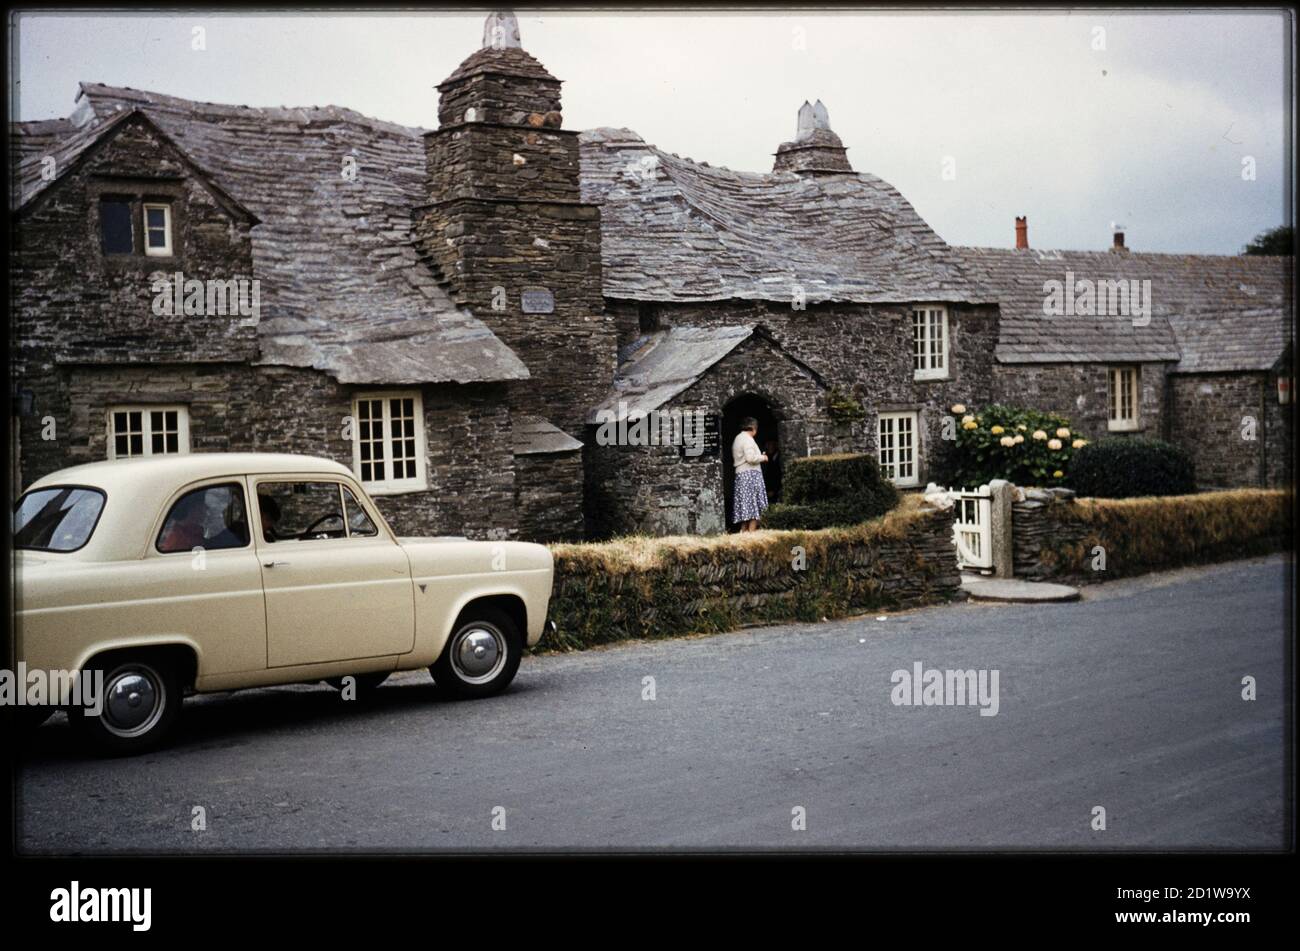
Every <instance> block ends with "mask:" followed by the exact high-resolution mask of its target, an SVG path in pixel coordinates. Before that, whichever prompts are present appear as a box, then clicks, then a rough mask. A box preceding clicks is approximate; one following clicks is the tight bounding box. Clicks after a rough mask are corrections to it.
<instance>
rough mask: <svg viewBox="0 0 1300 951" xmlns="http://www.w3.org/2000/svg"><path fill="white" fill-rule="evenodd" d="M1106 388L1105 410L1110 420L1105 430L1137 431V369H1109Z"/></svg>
mask: <svg viewBox="0 0 1300 951" xmlns="http://www.w3.org/2000/svg"><path fill="white" fill-rule="evenodd" d="M1109 377H1110V383H1109V386H1108V387H1107V399H1106V402H1107V408H1108V409H1109V411H1110V418H1109V420H1108V421H1107V424H1106V428H1107V429H1111V430H1131V429H1137V428H1138V426H1139V423H1138V368H1137V367H1111V368H1110V371H1109Z"/></svg>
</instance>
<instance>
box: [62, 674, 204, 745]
mask: <svg viewBox="0 0 1300 951" xmlns="http://www.w3.org/2000/svg"><path fill="white" fill-rule="evenodd" d="M92 669H93V670H96V671H100V672H102V673H103V676H104V680H103V685H104V687H103V696H102V697H101V698H97V699H99V700H100V701H101V703H100V710H99V713H98V714H95V713H89V712H87V710H86V709H83V708H73V709H71V710H69V711H68V723H69V725H70V726H71V727H72V729H73V730H75V731H76V732H77V733H78V734H79V736H80V738H81V740H82V742H84V743H86V744H87V745H88V746H90V747H91V749H93V750H94V751H95V752H97V753H100V754H102V755H104V756H131V755H134V754H137V753H145V752H148V751H149V750H153V749H157V748H158V747H159V746H160V745H162V743H163V742H164V741H165V740H166V739H167V737H168V735H169V734H170V733H171V732H172V730H173V729H174V728H175V726H176V721H177V719H178V718H179V717H180V712H181V681H180V675H179V673H178V672H177V669H176V667H175V665H174V664H171V663H168V662H167V661H166V660H164V659H162V658H158V657H153V656H150V655H143V654H142V655H135V656H127V657H118V658H114V659H112V660H109V661H106V662H103V663H96V664H94V665H93V666H92Z"/></svg>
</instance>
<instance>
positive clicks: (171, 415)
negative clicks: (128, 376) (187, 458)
mask: <svg viewBox="0 0 1300 951" xmlns="http://www.w3.org/2000/svg"><path fill="white" fill-rule="evenodd" d="M189 451H190V417H189V412H188V410H187V409H186V407H184V406H114V407H112V408H111V409H110V410H109V411H108V458H110V459H130V458H132V457H134V456H163V455H175V454H177V453H185V452H189Z"/></svg>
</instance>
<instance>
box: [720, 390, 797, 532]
mask: <svg viewBox="0 0 1300 951" xmlns="http://www.w3.org/2000/svg"><path fill="white" fill-rule="evenodd" d="M746 416H752V417H754V418H755V419H756V420H758V437H757V438H758V447H759V448H760V449H762V450H763V451H764V452H766V453H767V454H768V456H769V458H771V457H772V455H773V451H774V450H775V452H776V455H775V458H772V461H771V462H766V463H764V464H763V482H764V484H765V486H766V487H767V500H768V502H770V503H772V504H775V503H776V502H778V501H780V498H781V467H782V466H783V465H784V464H785V453H784V452H782V451H781V449H782V446H781V436H782V432H781V420H780V416H779V415H778V413H777V411H776V410H775V409H774V408H773V407H772V405H771V404H770V403H769V402H768V401H767V400H765V399H763V397H761V396H758V395H757V394H755V393H743V394H741V395H740V396H737V397H736V398H735V399H733V400H732V401H731V402H729V403H728V404H727V405H726V406H724V407H723V408H722V433H721V435H722V447H721V448H722V490H723V497H724V498H725V500H726V501H725V503H724V504H725V505H726V507H727V508H726V523H727V531H729V532H734V531H736V529H737V526H736V525H733V524H732V523H731V512H732V508H731V504H732V493H733V489H734V485H735V481H736V474H735V466H734V465H733V464H732V461H731V443H732V440H734V439H735V438H736V434H737V433H739V432H740V421H741V420H742V419H744V418H745V417H746Z"/></svg>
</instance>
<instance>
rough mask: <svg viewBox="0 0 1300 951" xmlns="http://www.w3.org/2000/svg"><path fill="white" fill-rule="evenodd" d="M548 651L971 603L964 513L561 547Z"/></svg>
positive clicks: (902, 514) (922, 507)
mask: <svg viewBox="0 0 1300 951" xmlns="http://www.w3.org/2000/svg"><path fill="white" fill-rule="evenodd" d="M551 550H552V552H553V553H554V555H555V586H554V588H553V590H552V593H551V604H550V612H549V614H550V617H551V619H552V620H554V621H555V622H556V625H557V631H556V633H555V635H554V636H548V637H546V638H545V639H544V640H543V641H542V644H541V649H542V650H555V649H559V650H581V649H585V648H588V647H594V646H597V645H600V644H609V643H615V642H618V641H623V640H628V639H631V638H658V637H677V636H681V635H684V634H711V633H718V632H721V631H730V630H735V629H737V628H739V627H743V626H745V625H747V624H775V623H780V622H783V621H818V620H821V619H823V618H834V617H845V616H849V615H853V614H859V613H864V612H867V611H873V610H880V609H882V608H885V609H888V608H899V607H912V606H915V605H920V604H932V603H935V602H940V601H947V600H951V599H953V598H954V597H958V596H960V590H961V576H960V574H959V573H958V571H957V563H956V560H955V559H954V558H953V553H952V513H951V512H950V511H944V510H941V509H935V508H933V507H931V506H929V505H927V504H926V503H925V501H924V500H923V499H921V498H920V497H919V496H909V497H908V498H907V499H906V500H905V501H904V502H903V504H902V505H900V506H899V507H898V508H896V509H894V510H893V511H891V512H889V513H888V514H886V515H884V516H883V517H881V518H877V519H874V520H872V521H870V522H866V523H864V524H861V525H854V526H852V527H850V528H830V529H826V530H824V531H790V532H775V531H769V532H746V533H741V534H736V535H683V536H674V537H668V538H648V537H643V536H633V537H629V538H624V539H616V540H614V541H610V542H602V543H596V544H569V545H554V546H552V549H551Z"/></svg>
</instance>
